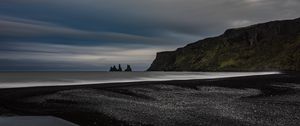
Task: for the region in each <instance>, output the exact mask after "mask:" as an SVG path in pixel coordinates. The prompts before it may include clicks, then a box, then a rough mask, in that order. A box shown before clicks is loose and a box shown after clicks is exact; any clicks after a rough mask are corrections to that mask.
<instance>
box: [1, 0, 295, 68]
mask: <svg viewBox="0 0 300 126" xmlns="http://www.w3.org/2000/svg"><path fill="white" fill-rule="evenodd" d="M299 6H300V0H0V44H1V45H0V70H108V68H109V67H110V66H111V65H113V64H119V63H120V64H124V65H126V64H131V65H132V67H133V68H134V69H135V70H145V69H147V68H148V67H149V65H150V64H151V62H152V61H153V60H154V58H155V55H156V52H159V51H165V50H174V49H176V48H178V47H181V46H184V45H186V44H187V43H191V42H194V41H197V40H199V39H203V38H205V37H211V36H216V35H219V34H222V33H223V32H224V31H225V30H226V29H227V28H234V27H242V26H247V25H251V24H255V23H262V22H266V21H272V20H281V19H294V18H298V17H300V13H299V12H300V7H299Z"/></svg>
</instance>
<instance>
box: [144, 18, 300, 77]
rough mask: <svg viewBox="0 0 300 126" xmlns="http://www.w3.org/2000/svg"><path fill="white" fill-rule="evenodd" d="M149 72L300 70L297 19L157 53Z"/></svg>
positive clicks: (255, 26) (235, 31)
mask: <svg viewBox="0 0 300 126" xmlns="http://www.w3.org/2000/svg"><path fill="white" fill-rule="evenodd" d="M148 70H149V71H272V70H291V71H299V70H300V18H298V19H294V20H282V21H272V22H267V23H262V24H257V25H252V26H248V27H243V28H236V29H229V30H226V31H225V33H224V34H222V35H220V36H217V37H212V38H207V39H204V40H200V41H197V42H195V43H192V44H189V45H187V46H185V47H183V48H178V49H177V50H175V51H169V52H159V53H157V57H156V59H155V60H154V61H153V63H152V65H151V66H150V68H149V69H148Z"/></svg>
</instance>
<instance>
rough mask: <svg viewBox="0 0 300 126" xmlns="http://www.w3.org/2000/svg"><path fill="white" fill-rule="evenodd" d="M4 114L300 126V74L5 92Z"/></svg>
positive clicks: (90, 124) (85, 125) (87, 121)
mask: <svg viewBox="0 0 300 126" xmlns="http://www.w3.org/2000/svg"><path fill="white" fill-rule="evenodd" d="M0 113H1V115H2V116H55V117H58V118H61V119H64V120H67V121H70V122H72V123H75V124H78V125H80V126H103V125H178V126H184V125H197V126H207V125H209V126H219V125H221V126H228V125H231V126H234V125H236V126H241V125H249V126H252V125H253V126H254V125H255V126H274V125H275V126H299V125H300V74H299V73H283V74H279V75H261V76H251V77H236V78H224V79H207V80H188V81H165V82H134V83H115V84H101V85H85V86H60V87H31V88H14V89H0Z"/></svg>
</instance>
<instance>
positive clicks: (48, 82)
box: [0, 72, 280, 88]
mask: <svg viewBox="0 0 300 126" xmlns="http://www.w3.org/2000/svg"><path fill="white" fill-rule="evenodd" d="M269 74H280V73H279V72H1V73H0V88H16V87H36V86H63V85H84V84H103V83H119V82H139V81H168V80H192V79H216V78H228V77H241V76H254V75H269Z"/></svg>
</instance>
